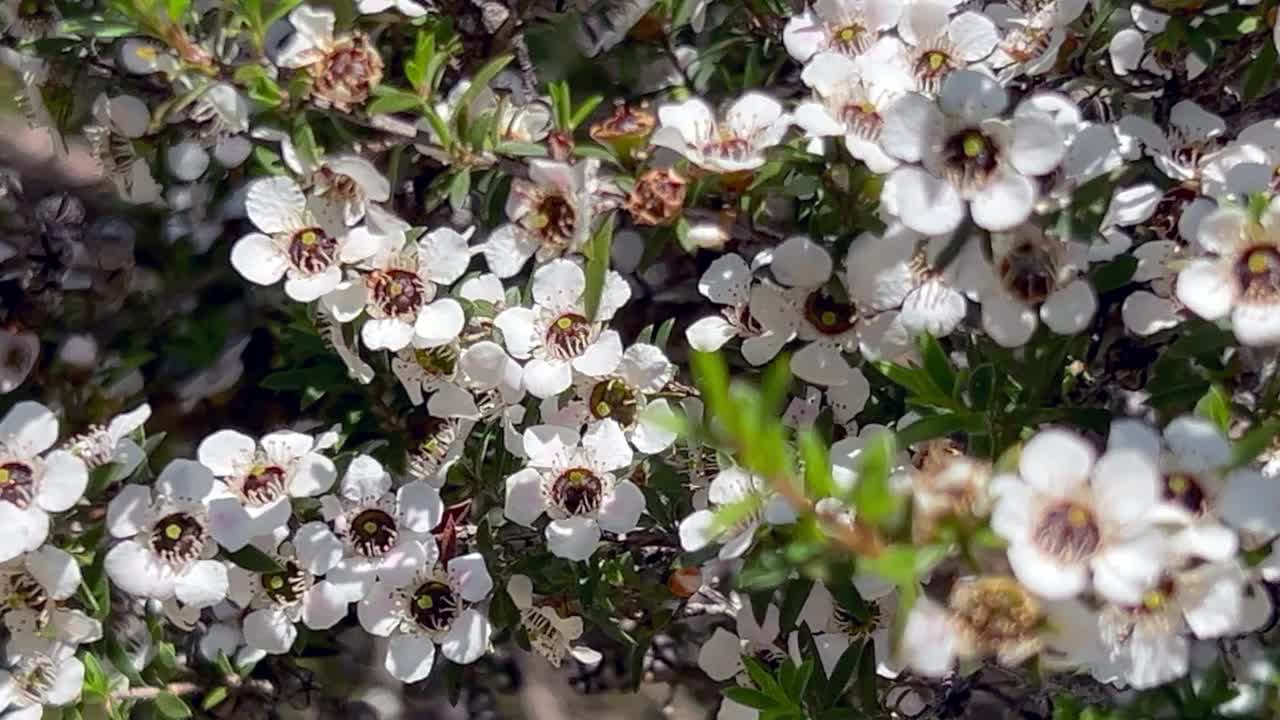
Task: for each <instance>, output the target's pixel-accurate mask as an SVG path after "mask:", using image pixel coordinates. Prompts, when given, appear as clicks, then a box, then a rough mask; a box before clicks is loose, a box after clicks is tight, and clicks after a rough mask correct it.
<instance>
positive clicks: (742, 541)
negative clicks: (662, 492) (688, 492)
mask: <svg viewBox="0 0 1280 720" xmlns="http://www.w3.org/2000/svg"><path fill="white" fill-rule="evenodd" d="M707 500H708V501H709V502H711V503H712V504H714V505H717V506H719V507H720V508H722V509H724V510H725V512H728V513H730V514H731V517H730V519H729V520H721V519H718V518H717V517H716V511H714V510H697V511H694V513H693V514H692V515H690V516H689V517H687V518H685V519H684V520H681V521H680V547H682V548H684V549H685V551H687V552H697V551H699V550H701V549H702V548H704V547H706V546H708V545H710V544H712V543H720V544H721V548H720V558H721V559H722V560H728V559H731V558H736V557H741V556H742V554H743V553H745V552H746V551H747V549H748V548H749V547H751V542H752V541H753V540H755V536H756V530H757V529H758V528H759V527H760V525H761V524H763V523H768V524H770V525H786V524H790V523H793V522H795V520H796V514H795V511H794V510H792V508H791V505H790V504H788V503H787V501H786V499H784V498H782V497H780V496H778V495H775V494H773V493H772V492H770V491H769V490H768V486H767V485H766V484H765V481H764V478H761V477H759V476H758V475H751V474H750V473H748V472H746V471H745V470H742V469H740V468H736V467H730V468H726V469H724V470H721V471H720V473H719V474H718V475H716V476H715V478H714V479H712V481H711V487H710V490H709V491H708V493H707Z"/></svg>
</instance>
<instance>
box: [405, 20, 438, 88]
mask: <svg viewBox="0 0 1280 720" xmlns="http://www.w3.org/2000/svg"><path fill="white" fill-rule="evenodd" d="M435 54H436V36H435V34H434V33H430V32H426V31H423V30H419V31H418V38H417V40H416V41H415V43H414V47H413V57H412V58H410V59H408V60H407V61H405V64H404V78H405V80H408V81H409V84H410V85H412V86H413V89H414V90H417V91H418V92H422V88H423V86H424V85H425V84H426V83H427V79H428V77H427V73H428V72H429V70H430V66H431V59H432V58H433V57H435Z"/></svg>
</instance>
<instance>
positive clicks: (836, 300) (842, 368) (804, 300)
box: [770, 235, 861, 385]
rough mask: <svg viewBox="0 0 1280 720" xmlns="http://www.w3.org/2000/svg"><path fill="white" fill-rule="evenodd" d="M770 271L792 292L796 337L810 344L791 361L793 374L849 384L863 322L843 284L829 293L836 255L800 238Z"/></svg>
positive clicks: (781, 250)
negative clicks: (850, 359)
mask: <svg viewBox="0 0 1280 720" xmlns="http://www.w3.org/2000/svg"><path fill="white" fill-rule="evenodd" d="M770 267H771V269H772V270H773V276H774V278H776V279H777V280H778V282H779V283H781V284H782V285H783V286H784V287H785V288H786V290H785V292H786V294H787V296H788V299H789V300H790V302H791V311H792V312H793V313H794V314H795V318H796V319H795V321H794V324H795V327H796V328H797V331H796V336H797V338H798V339H799V340H800V341H801V342H802V343H804V347H802V348H800V349H799V350H797V351H796V353H795V354H794V355H792V356H791V372H793V373H795V374H796V377H798V378H800V379H801V380H804V381H806V382H811V383H814V384H817V385H837V384H839V383H841V382H844V381H845V378H846V377H847V376H848V373H849V363H848V361H847V360H845V359H844V353H846V352H851V351H853V350H854V349H856V348H857V346H858V340H859V333H860V330H861V326H860V323H859V321H860V320H861V317H860V314H859V310H858V308H857V307H856V306H855V305H854V303H853V302H852V300H851V298H850V297H849V295H850V293H849V289H848V287H847V286H846V285H845V284H844V283H843V278H841V280H840V281H837V282H839V283H840V284H839V287H838V289H837V290H836V291H835V292H833V291H832V290H831V289H830V288H829V287H828V282H829V281H831V279H832V277H831V276H832V271H833V270H834V264H833V263H832V261H831V254H830V253H828V252H827V250H826V248H824V247H822V246H821V245H818V244H817V243H815V242H813V241H812V240H810V239H809V238H807V237H804V236H803V235H797V236H795V237H793V238H789V239H788V240H786V241H785V242H783V243H782V244H781V245H779V246H778V247H777V248H775V249H774V253H773V263H772V265H771V266H770Z"/></svg>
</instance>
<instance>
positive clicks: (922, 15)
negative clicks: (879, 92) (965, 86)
mask: <svg viewBox="0 0 1280 720" xmlns="http://www.w3.org/2000/svg"><path fill="white" fill-rule="evenodd" d="M955 6H956V3H954V2H952V1H951V0H947V1H946V2H913V3H911V4H910V5H908V6H907V8H906V9H905V11H904V12H903V14H902V17H901V18H900V19H899V20H898V32H899V34H900V35H901V36H902V40H903V41H904V43H905V44H906V47H905V49H904V51H905V55H906V60H907V62H906V65H907V67H908V68H910V71H911V73H912V75H913V76H914V79H915V85H916V88H917V89H919V90H920V91H921V92H925V93H937V92H938V91H939V90H940V89H941V88H942V83H943V82H944V81H945V80H946V78H947V76H948V75H950V74H951V73H952V72H954V71H956V70H963V69H965V68H968V67H971V66H973V65H974V64H975V63H978V62H980V61H981V60H982V59H983V58H985V57H987V56H988V55H990V54H991V51H992V50H994V49H995V47H996V43H997V42H998V41H999V39H1000V34H999V32H998V31H997V29H996V25H995V23H994V22H992V21H991V19H990V18H988V17H987V16H986V15H984V14H982V13H979V12H972V11H970V12H963V13H960V14H959V15H956V16H954V17H952V16H951V13H952V12H954V10H955Z"/></svg>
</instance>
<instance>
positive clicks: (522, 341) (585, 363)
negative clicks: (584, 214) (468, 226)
mask: <svg viewBox="0 0 1280 720" xmlns="http://www.w3.org/2000/svg"><path fill="white" fill-rule="evenodd" d="M586 290H587V277H586V274H585V273H584V272H583V271H582V267H581V266H579V265H578V264H577V263H575V262H573V261H571V260H565V259H559V260H552V261H551V262H549V263H547V264H546V265H543V266H542V267H539V268H538V269H537V270H536V271H534V273H533V293H532V294H533V303H534V306H533V307H532V308H524V307H512V308H507V309H506V310H503V311H502V312H501V313H500V314H499V315H498V316H497V317H496V318H494V321H493V322H494V325H496V326H497V327H498V329H499V330H501V331H502V339H503V342H505V343H506V346H507V350H508V351H509V352H510V353H511V355H512V356H513V357H515V358H516V359H517V360H525V359H528V362H527V363H525V366H524V386H525V389H527V390H528V391H529V392H530V393H531V394H532V395H534V396H535V397H539V398H547V397H551V396H552V395H557V394H559V393H561V392H563V391H565V390H567V389H568V388H569V386H570V385H572V384H573V371H574V370H577V371H578V372H580V373H584V374H586V375H595V376H601V375H607V374H609V373H611V372H613V371H614V369H615V368H617V367H618V363H619V362H621V361H622V340H621V339H620V338H619V336H618V333H617V331H615V330H608V329H604V325H603V324H604V323H605V322H607V321H608V320H609V319H610V318H612V317H613V315H614V313H615V312H617V311H618V309H619V308H621V307H622V306H623V305H625V304H626V303H627V300H629V299H630V298H631V286H629V285H628V284H627V281H626V280H624V279H623V278H622V276H621V275H619V274H618V273H616V272H613V271H610V272H609V273H608V275H606V276H605V280H604V289H603V291H602V292H601V295H600V305H599V307H598V308H596V314H595V317H593V318H589V317H587V314H586V313H587V311H586V307H585V304H584V303H585V297H584V296H585V294H586Z"/></svg>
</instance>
